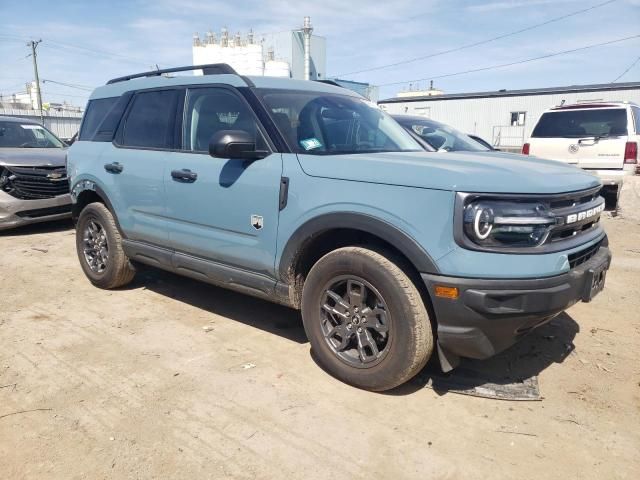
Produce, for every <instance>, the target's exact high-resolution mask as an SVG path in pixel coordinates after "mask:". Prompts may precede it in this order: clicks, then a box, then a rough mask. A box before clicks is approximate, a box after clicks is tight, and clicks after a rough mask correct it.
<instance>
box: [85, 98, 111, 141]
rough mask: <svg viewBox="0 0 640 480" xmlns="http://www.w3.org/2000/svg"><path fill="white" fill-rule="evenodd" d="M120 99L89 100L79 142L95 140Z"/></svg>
mask: <svg viewBox="0 0 640 480" xmlns="http://www.w3.org/2000/svg"><path fill="white" fill-rule="evenodd" d="M119 98H120V97H111V98H98V99H96V100H89V103H88V104H87V109H86V111H85V113H84V118H83V119H82V126H81V127H80V134H79V135H78V140H93V137H94V135H95V134H96V131H97V130H98V127H99V126H100V124H101V123H102V121H103V120H104V119H105V117H106V116H107V114H108V113H109V112H110V111H111V109H112V108H113V107H114V105H115V104H116V103H117V102H118V99H119Z"/></svg>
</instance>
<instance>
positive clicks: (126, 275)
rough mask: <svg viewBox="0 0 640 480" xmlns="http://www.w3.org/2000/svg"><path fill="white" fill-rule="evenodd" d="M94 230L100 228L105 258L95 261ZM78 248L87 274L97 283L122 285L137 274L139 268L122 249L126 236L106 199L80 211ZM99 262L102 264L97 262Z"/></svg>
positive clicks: (104, 286)
mask: <svg viewBox="0 0 640 480" xmlns="http://www.w3.org/2000/svg"><path fill="white" fill-rule="evenodd" d="M96 227H99V228H97V229H96ZM90 230H91V231H97V232H98V233H99V234H100V235H98V236H99V237H100V239H101V242H102V248H101V249H100V254H102V255H101V260H99V261H95V262H93V263H91V262H90V258H91V257H92V255H91V252H95V251H96V250H97V247H95V243H96V242H95V241H94V237H96V235H93V234H90ZM89 235H91V239H89V237H88V236H89ZM89 244H90V245H89ZM76 251H77V253H78V259H79V260H80V266H81V267H82V270H83V271H84V274H85V275H86V276H87V278H88V279H89V280H90V281H91V283H93V284H94V285H95V286H96V287H100V288H105V289H111V288H118V287H122V286H123V285H126V284H127V283H129V282H131V280H133V277H134V276H135V273H136V270H135V268H134V267H133V265H132V264H131V262H130V261H129V258H128V257H127V256H126V255H125V253H124V250H123V249H122V237H121V235H120V232H119V231H118V227H117V225H116V222H115V219H114V218H113V215H112V214H111V212H110V211H109V209H108V208H107V207H106V206H105V205H104V204H102V203H99V202H95V203H90V204H89V205H87V206H86V207H85V208H84V209H83V210H82V211H81V212H80V215H79V217H78V222H77V224H76ZM87 252H89V253H87ZM103 252H104V253H103ZM94 258H95V256H94ZM102 259H104V261H102ZM98 263H99V264H100V265H97V264H98ZM96 267H97V268H96Z"/></svg>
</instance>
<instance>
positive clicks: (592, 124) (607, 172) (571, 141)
mask: <svg viewBox="0 0 640 480" xmlns="http://www.w3.org/2000/svg"><path fill="white" fill-rule="evenodd" d="M638 143H640V107H639V106H638V105H636V104H634V103H628V102H602V103H589V104H575V105H562V106H558V107H553V108H550V109H549V110H547V111H546V112H544V113H543V114H542V116H541V117H540V119H539V120H538V123H537V124H536V126H535V128H534V129H533V133H532V134H531V138H530V139H529V141H528V142H527V143H525V144H524V146H523V147H522V153H523V154H525V155H535V156H537V157H541V158H548V159H552V160H559V161H562V162H566V163H570V164H573V165H575V166H577V167H580V168H583V169H585V170H587V171H590V172H593V173H595V174H597V175H598V176H599V177H600V178H601V179H602V183H603V185H604V187H603V190H602V195H603V196H604V198H605V200H606V203H607V207H608V208H616V207H617V204H618V199H619V197H620V190H621V188H622V182H623V178H624V176H626V175H633V174H634V173H636V172H637V168H638Z"/></svg>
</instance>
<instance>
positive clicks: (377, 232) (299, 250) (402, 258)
mask: <svg viewBox="0 0 640 480" xmlns="http://www.w3.org/2000/svg"><path fill="white" fill-rule="evenodd" d="M352 245H371V246H374V247H376V248H379V249H380V248H381V249H384V250H386V251H387V252H389V253H391V254H392V255H394V256H395V257H397V258H398V260H399V262H400V263H402V264H403V265H402V266H403V267H404V268H405V269H406V270H408V271H407V273H408V274H410V276H411V277H412V278H413V279H414V281H415V282H416V286H417V287H418V288H419V289H421V285H419V283H420V282H419V278H420V277H419V275H417V274H418V273H420V272H422V273H425V272H428V273H438V272H439V270H438V267H437V266H436V264H435V262H434V261H433V259H432V258H431V256H430V255H429V254H428V253H427V252H426V251H425V250H424V248H423V247H422V246H421V245H420V244H419V243H418V242H417V241H416V240H415V239H414V238H413V237H411V235H409V234H408V233H406V232H404V231H402V230H400V229H399V228H397V227H395V226H394V225H391V224H390V223H388V222H386V221H384V220H381V219H379V218H376V217H374V216H371V215H367V214H362V213H355V212H336V213H329V214H323V215H320V216H317V217H314V218H313V219H311V220H308V221H307V222H305V223H303V224H302V225H301V226H300V227H298V228H297V229H296V231H295V232H294V233H293V235H291V237H290V238H289V240H288V241H287V243H286V245H285V247H284V249H283V251H282V255H281V257H280V261H279V264H278V275H279V279H280V281H281V282H282V283H283V284H285V285H288V286H289V301H290V303H291V304H292V305H293V306H295V307H298V306H299V305H300V298H301V292H302V285H303V284H304V279H305V277H306V274H307V273H308V271H309V270H310V269H311V267H312V266H313V264H314V263H315V262H316V261H317V260H319V259H320V258H321V257H322V256H324V255H325V254H326V253H329V252H330V251H332V250H335V249H337V248H341V247H345V246H352Z"/></svg>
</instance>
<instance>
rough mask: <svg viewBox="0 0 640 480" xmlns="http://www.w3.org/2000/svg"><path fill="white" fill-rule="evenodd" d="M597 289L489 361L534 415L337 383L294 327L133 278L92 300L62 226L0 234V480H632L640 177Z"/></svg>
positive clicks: (256, 303) (435, 394)
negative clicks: (525, 382) (533, 386)
mask: <svg viewBox="0 0 640 480" xmlns="http://www.w3.org/2000/svg"><path fill="white" fill-rule="evenodd" d="M634 180H636V181H634V182H630V183H627V184H626V186H625V189H624V191H623V199H622V210H621V213H620V215H618V216H617V217H611V216H610V215H606V218H604V223H605V225H606V228H607V230H608V233H609V238H610V244H611V246H612V249H613V252H614V261H613V265H612V269H611V270H610V272H609V276H608V278H607V287H606V289H605V290H604V292H603V293H601V294H600V295H599V296H598V297H597V298H596V299H595V300H594V301H593V302H592V303H591V304H579V305H576V306H574V307H573V308H571V309H570V310H569V311H568V312H567V313H566V314H563V315H562V316H560V317H558V318H557V319H555V320H554V321H553V322H551V323H550V324H547V325H545V326H544V327H541V328H540V329H538V330H537V331H535V332H534V333H532V334H531V335H530V336H528V337H527V338H526V339H524V340H523V341H522V342H521V343H519V344H518V345H517V346H516V347H514V348H512V349H510V350H509V351H507V352H505V353H503V354H502V355H500V356H498V357H497V358H495V359H492V360H491V361H490V362H489V363H487V365H489V366H490V367H491V368H492V369H494V370H495V371H496V372H499V373H500V372H503V373H504V372H509V373H511V374H513V375H514V376H518V375H522V376H526V375H535V374H537V375H538V378H539V384H540V390H541V393H542V395H543V396H544V398H543V400H542V401H538V402H510V401H500V400H489V399H484V398H476V397H470V396H463V395H458V394H454V393H452V392H447V391H446V390H438V391H435V390H432V389H428V388H424V383H425V379H426V378H428V377H429V375H430V373H429V371H428V370H426V371H425V372H423V373H422V374H421V375H420V376H419V377H418V378H417V379H415V380H413V381H412V382H410V383H409V384H407V385H405V386H403V387H400V388H398V389H396V390H395V391H392V392H390V393H387V394H375V393H368V392H364V391H360V390H357V389H355V388H352V387H349V386H346V385H344V384H342V383H340V382H338V381H337V380H334V379H333V378H332V377H330V376H329V375H327V374H326V373H325V372H324V371H323V370H321V369H320V368H319V367H318V366H317V365H316V364H315V363H314V361H313V357H312V355H311V353H310V349H309V344H308V342H307V341H306V339H305V336H304V331H303V329H302V326H301V321H300V317H299V315H298V313H297V312H295V311H292V310H289V309H287V308H283V307H279V306H276V305H272V304H269V303H267V302H263V301H260V300H256V299H253V298H249V297H246V296H243V295H240V294H236V293H232V292H228V291H225V290H222V289H218V288H214V287H211V286H208V285H204V284H200V283H198V282H195V281H191V280H187V279H184V278H180V277H177V276H175V275H171V274H167V273H163V272H159V271H155V270H151V269H149V270H146V269H145V270H144V271H143V272H141V273H140V274H139V275H138V276H137V278H136V280H135V282H134V283H133V284H132V285H131V286H130V287H129V288H126V289H123V290H120V291H112V292H108V291H102V290H99V289H97V288H94V287H93V286H91V284H90V283H89V282H88V281H87V280H86V279H85V277H84V275H83V274H82V272H81V270H80V267H79V265H78V260H77V258H76V254H75V248H74V231H73V230H72V229H71V225H70V224H69V223H63V224H58V225H40V226H36V227H30V228H27V229H21V230H15V231H11V232H6V233H4V234H0V477H1V478H2V479H18V478H19V479H31V478H38V479H76V478H77V479H80V478H87V479H100V478H113V479H126V478H140V479H147V478H172V479H200V478H216V479H217V478H220V479H223V478H234V479H253V478H260V479H274V478H288V479H294V478H304V479H316V478H318V479H325V478H332V479H336V480H337V479H352V478H353V479H357V478H365V477H366V478H373V477H375V478H380V479H387V478H389V479H400V478H420V479H427V478H428V479H473V478H482V479H486V478H518V479H540V478H562V479H638V478H640V361H639V357H638V351H639V349H640V313H639V312H640V178H635V179H634Z"/></svg>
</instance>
